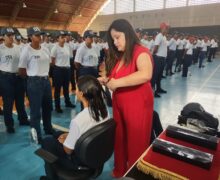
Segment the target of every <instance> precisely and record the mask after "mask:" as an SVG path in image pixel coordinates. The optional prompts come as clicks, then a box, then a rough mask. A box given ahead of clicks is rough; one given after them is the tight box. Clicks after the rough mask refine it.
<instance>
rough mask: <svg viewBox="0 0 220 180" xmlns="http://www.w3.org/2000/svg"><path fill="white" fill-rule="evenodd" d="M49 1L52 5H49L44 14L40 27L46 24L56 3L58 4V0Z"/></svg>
mask: <svg viewBox="0 0 220 180" xmlns="http://www.w3.org/2000/svg"><path fill="white" fill-rule="evenodd" d="M50 3H51V4H52V5H51V6H50V9H49V11H48V12H47V14H46V16H45V17H44V19H43V22H42V26H41V28H44V27H45V26H47V23H48V21H49V20H50V18H51V16H52V15H53V13H54V10H55V9H56V8H57V5H58V1H57V0H50Z"/></svg>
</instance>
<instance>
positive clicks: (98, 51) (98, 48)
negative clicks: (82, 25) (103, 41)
mask: <svg viewBox="0 0 220 180" xmlns="http://www.w3.org/2000/svg"><path fill="white" fill-rule="evenodd" d="M92 46H93V47H94V48H95V51H96V53H97V55H98V57H100V51H101V50H102V47H101V46H100V44H98V43H92Z"/></svg>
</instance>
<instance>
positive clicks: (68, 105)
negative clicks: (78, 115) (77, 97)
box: [66, 103, 76, 108]
mask: <svg viewBox="0 0 220 180" xmlns="http://www.w3.org/2000/svg"><path fill="white" fill-rule="evenodd" d="M66 107H70V108H75V107H76V106H75V105H74V104H72V103H67V104H66Z"/></svg>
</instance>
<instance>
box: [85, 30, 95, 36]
mask: <svg viewBox="0 0 220 180" xmlns="http://www.w3.org/2000/svg"><path fill="white" fill-rule="evenodd" d="M94 36H95V34H94V32H93V31H92V30H87V31H85V32H84V34H83V38H87V37H90V38H92V37H94Z"/></svg>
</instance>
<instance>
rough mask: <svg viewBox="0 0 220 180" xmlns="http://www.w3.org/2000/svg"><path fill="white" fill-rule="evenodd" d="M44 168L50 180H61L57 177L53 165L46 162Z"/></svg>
mask: <svg viewBox="0 0 220 180" xmlns="http://www.w3.org/2000/svg"><path fill="white" fill-rule="evenodd" d="M44 168H45V173H46V176H47V178H48V180H59V178H58V176H57V175H56V173H55V171H54V169H53V165H52V164H50V163H47V162H45V165H44Z"/></svg>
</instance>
